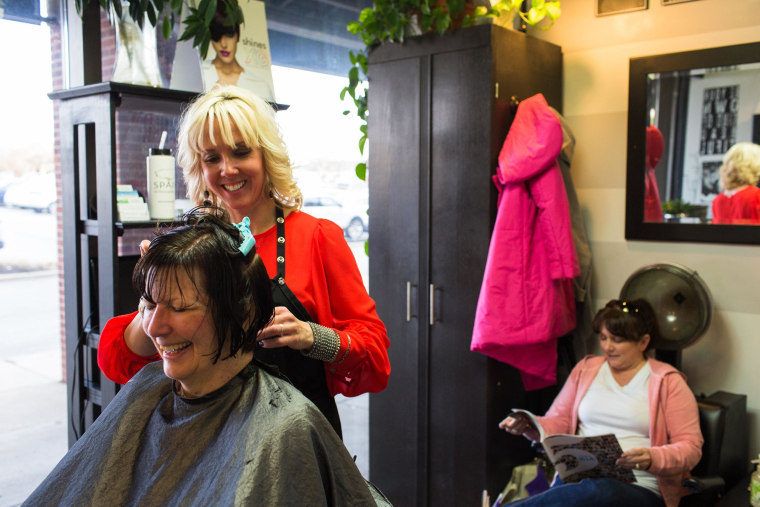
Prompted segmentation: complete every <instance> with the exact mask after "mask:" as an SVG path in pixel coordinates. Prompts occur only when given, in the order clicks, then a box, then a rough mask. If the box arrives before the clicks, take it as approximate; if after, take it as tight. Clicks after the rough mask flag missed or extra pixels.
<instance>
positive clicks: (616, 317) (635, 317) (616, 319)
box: [591, 299, 660, 350]
mask: <svg viewBox="0 0 760 507" xmlns="http://www.w3.org/2000/svg"><path fill="white" fill-rule="evenodd" d="M602 325H604V327H605V328H607V331H609V332H610V333H612V334H613V335H615V336H619V337H621V338H624V339H625V340H626V341H632V342H637V341H639V340H641V338H642V337H643V336H644V335H645V334H648V335H649V345H647V350H649V349H650V348H651V347H652V344H653V343H654V342H655V341H656V340H657V339H658V338H659V336H660V333H659V328H658V327H657V318H656V317H655V314H654V309H652V306H651V305H650V304H649V303H648V302H646V301H645V300H643V299H635V300H633V301H626V300H622V299H613V300H611V301H610V302H608V303H607V304H606V305H604V308H602V309H601V310H599V311H598V312H596V315H595V316H594V320H593V321H592V322H591V326H592V327H593V329H594V332H595V333H599V332H600V331H601V329H602Z"/></svg>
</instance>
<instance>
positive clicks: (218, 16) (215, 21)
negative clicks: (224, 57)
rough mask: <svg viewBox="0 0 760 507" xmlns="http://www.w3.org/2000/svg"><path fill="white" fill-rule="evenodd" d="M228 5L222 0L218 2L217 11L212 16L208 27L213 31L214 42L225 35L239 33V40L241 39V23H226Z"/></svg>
mask: <svg viewBox="0 0 760 507" xmlns="http://www.w3.org/2000/svg"><path fill="white" fill-rule="evenodd" d="M226 5H227V3H226V2H224V1H222V0H219V1H218V2H217V4H216V12H214V17H212V18H211V21H210V22H209V25H208V29H209V31H210V32H211V40H212V41H214V42H219V41H220V40H221V39H222V36H224V35H227V36H228V37H232V36H234V35H237V36H238V40H239V39H240V25H238V24H234V25H228V24H225V23H226V22H227V11H226V9H227V7H226Z"/></svg>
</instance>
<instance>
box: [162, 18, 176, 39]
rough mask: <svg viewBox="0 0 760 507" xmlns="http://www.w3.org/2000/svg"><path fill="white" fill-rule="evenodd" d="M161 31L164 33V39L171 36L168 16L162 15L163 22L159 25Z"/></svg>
mask: <svg viewBox="0 0 760 507" xmlns="http://www.w3.org/2000/svg"><path fill="white" fill-rule="evenodd" d="M172 17H174V14H172ZM161 33H163V35H164V39H166V40H169V37H171V36H172V24H171V23H170V22H169V18H168V17H166V16H164V24H163V26H162V27H161Z"/></svg>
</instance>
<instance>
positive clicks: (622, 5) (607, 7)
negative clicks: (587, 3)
mask: <svg viewBox="0 0 760 507" xmlns="http://www.w3.org/2000/svg"><path fill="white" fill-rule="evenodd" d="M648 2H649V0H596V12H595V14H596V15H597V16H608V15H610V14H621V13H623V12H631V11H641V10H644V9H646V8H647V7H649V3H648Z"/></svg>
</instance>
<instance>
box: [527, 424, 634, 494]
mask: <svg viewBox="0 0 760 507" xmlns="http://www.w3.org/2000/svg"><path fill="white" fill-rule="evenodd" d="M542 444H543V445H544V449H545V450H546V454H547V455H548V456H549V459H550V460H551V462H552V463H553V464H554V467H555V469H556V470H557V472H558V473H559V476H560V477H561V478H562V481H563V482H578V481H580V480H581V479H587V478H602V477H609V478H613V479H617V480H619V481H621V482H626V483H632V482H636V479H635V478H634V476H633V471H632V470H630V469H628V468H621V467H618V466H616V465H615V461H617V459H618V458H619V457H620V456H621V455H622V454H623V449H622V448H621V447H620V442H618V439H617V437H615V435H613V434H612V433H610V434H607V435H598V436H591V437H582V436H578V435H551V436H548V437H546V438H544V439H543V441H542Z"/></svg>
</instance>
